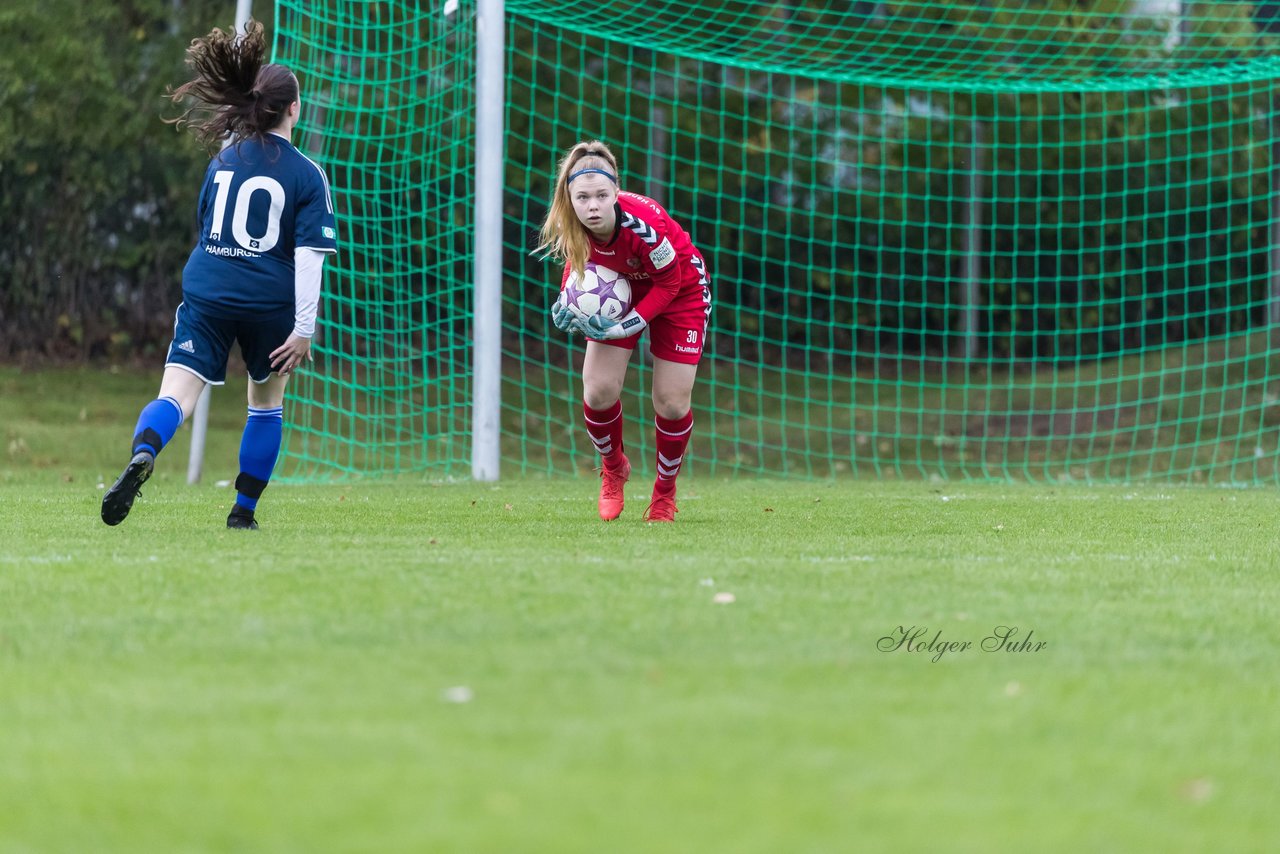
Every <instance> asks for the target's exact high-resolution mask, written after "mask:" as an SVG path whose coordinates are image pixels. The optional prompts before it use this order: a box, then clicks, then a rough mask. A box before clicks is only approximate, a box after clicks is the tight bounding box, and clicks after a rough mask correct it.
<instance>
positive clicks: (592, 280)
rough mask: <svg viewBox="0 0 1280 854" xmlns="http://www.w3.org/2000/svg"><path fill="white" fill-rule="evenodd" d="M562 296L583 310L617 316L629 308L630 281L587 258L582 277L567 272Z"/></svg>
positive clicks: (588, 312) (613, 317) (606, 315)
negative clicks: (567, 276)
mask: <svg viewBox="0 0 1280 854" xmlns="http://www.w3.org/2000/svg"><path fill="white" fill-rule="evenodd" d="M563 298H564V299H565V301H566V302H567V303H570V304H572V305H576V306H577V307H578V310H579V311H581V312H582V313H583V314H586V315H588V316H589V315H593V314H599V315H602V316H604V317H607V318H609V319H610V320H617V319H619V318H621V317H622V316H623V315H624V314H626V313H627V312H628V311H630V310H631V282H630V280H629V279H627V277H626V276H623V275H622V274H620V273H618V272H617V271H615V270H610V269H609V268H608V267H601V266H599V265H598V264H594V263H592V262H591V261H588V262H587V268H586V271H585V272H584V273H583V276H582V278H581V279H579V278H578V276H577V275H575V274H574V273H570V274H569V280H568V281H567V282H565V285H564V297H563Z"/></svg>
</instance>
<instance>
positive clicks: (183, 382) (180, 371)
mask: <svg viewBox="0 0 1280 854" xmlns="http://www.w3.org/2000/svg"><path fill="white" fill-rule="evenodd" d="M204 386H205V382H204V380H203V379H201V378H200V377H198V376H196V375H195V374H193V373H192V372H191V371H189V370H186V369H185V368H179V367H176V366H174V365H170V366H169V367H167V368H165V369H164V376H163V377H162V378H161V380H160V394H159V396H160V397H171V398H173V399H174V400H176V401H178V406H180V407H182V417H183V418H184V419H185V418H190V417H191V413H193V412H195V411H196V401H198V400H199V399H200V392H202V391H204Z"/></svg>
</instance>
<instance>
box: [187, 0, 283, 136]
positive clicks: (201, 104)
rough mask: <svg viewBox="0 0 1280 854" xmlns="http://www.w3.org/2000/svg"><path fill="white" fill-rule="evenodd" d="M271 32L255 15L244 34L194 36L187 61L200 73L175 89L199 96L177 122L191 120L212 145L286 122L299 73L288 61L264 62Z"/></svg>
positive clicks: (257, 133) (196, 131) (219, 32)
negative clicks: (267, 32)
mask: <svg viewBox="0 0 1280 854" xmlns="http://www.w3.org/2000/svg"><path fill="white" fill-rule="evenodd" d="M266 54H267V38H266V35H265V34H264V32H263V29H262V24H261V23H259V22H257V21H250V22H249V23H248V25H247V26H246V27H245V32H244V35H243V36H239V35H237V34H236V33H235V31H234V30H232V31H230V32H228V31H225V30H221V29H215V30H214V31H213V32H211V33H209V35H207V36H205V37H204V38H199V39H193V40H192V42H191V46H190V47H188V48H187V65H188V66H190V67H191V69H192V70H193V71H194V72H195V77H193V78H192V79H191V80H189V81H187V82H186V83H183V84H182V85H181V86H179V87H178V88H176V89H171V90H170V91H169V93H168V94H169V97H170V98H171V99H172V100H173V101H174V102H175V103H177V102H179V101H183V100H185V99H188V98H193V99H195V103H194V104H189V105H188V106H187V109H186V112H184V113H183V114H182V115H181V116H179V117H178V118H176V119H166V121H168V122H169V123H171V124H174V125H177V126H178V127H182V126H183V125H187V126H188V127H190V128H191V130H192V132H193V133H194V134H195V135H196V137H197V138H198V139H199V140H200V141H201V142H203V143H204V144H205V145H206V146H209V147H210V148H212V147H214V146H215V145H217V144H218V143H220V142H222V141H223V140H224V139H225V138H226V137H227V136H228V135H230V134H234V135H235V136H236V137H238V138H239V139H245V138H247V137H260V136H262V135H263V134H265V133H266V132H267V131H269V130H271V129H272V128H274V127H276V126H277V125H279V124H280V122H281V120H282V119H283V118H284V115H285V113H286V112H287V111H288V109H289V105H290V104H292V103H293V102H294V101H296V100H298V78H297V77H295V76H294V75H293V72H292V71H290V70H289V69H288V68H285V67H284V66H283V65H276V64H274V63H270V64H264V63H263V60H264V59H265V58H266Z"/></svg>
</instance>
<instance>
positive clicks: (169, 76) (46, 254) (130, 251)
mask: <svg viewBox="0 0 1280 854" xmlns="http://www.w3.org/2000/svg"><path fill="white" fill-rule="evenodd" d="M256 5H257V6H259V7H262V8H261V9H256V10H255V11H256V12H257V15H258V17H259V19H260V20H263V21H264V22H265V23H269V22H270V4H269V3H267V2H259V3H258V4H256ZM234 19H235V4H234V3H233V2H230V0H216V2H215V1H214V0H127V2H119V3H115V2H113V3H85V2H76V0H6V2H5V3H4V5H3V9H0V358H5V359H14V358H16V357H19V356H25V357H44V358H53V359H60V360H84V359H95V358H112V359H128V358H130V357H132V356H148V355H155V354H157V353H162V352H163V348H164V347H165V346H167V344H168V341H169V337H170V336H171V334H172V322H173V311H174V309H175V308H176V307H177V304H178V301H179V300H180V298H181V297H180V293H181V286H180V283H181V273H182V267H183V265H184V264H185V263H186V257H187V255H188V254H189V253H190V251H191V247H192V245H193V244H194V241H195V237H196V224H195V205H196V197H197V195H198V193H199V190H200V181H201V179H202V177H203V172H204V166H205V163H206V162H207V161H208V154H207V152H206V151H205V150H204V149H203V148H201V146H200V145H199V144H197V143H196V142H195V141H194V140H193V139H192V137H191V136H190V135H189V134H188V133H186V132H185V131H184V132H179V131H177V130H175V129H174V128H173V127H171V126H169V125H166V124H164V123H163V122H162V120H161V119H162V117H164V116H174V115H176V114H177V108H176V106H175V105H173V104H172V103H171V102H169V101H168V99H166V98H165V97H164V92H165V89H166V87H168V86H176V85H178V84H180V83H182V82H183V81H184V80H185V79H186V74H187V71H186V67H185V65H184V59H185V50H186V46H187V45H188V44H189V43H190V41H191V39H193V38H196V37H198V36H201V35H204V34H205V33H207V32H209V31H210V30H211V29H213V28H214V27H217V26H221V27H223V28H230V27H232V26H233V24H234Z"/></svg>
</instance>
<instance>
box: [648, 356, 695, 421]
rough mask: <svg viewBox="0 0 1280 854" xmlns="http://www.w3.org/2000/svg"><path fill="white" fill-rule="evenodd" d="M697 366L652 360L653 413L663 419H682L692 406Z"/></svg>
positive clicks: (665, 360)
mask: <svg viewBox="0 0 1280 854" xmlns="http://www.w3.org/2000/svg"><path fill="white" fill-rule="evenodd" d="M697 378H698V366H697V365H687V364H684V363H682V362H671V361H668V360H667V359H659V358H658V357H657V356H655V357H654V358H653V411H654V412H656V413H658V414H659V415H661V416H662V417H663V418H671V419H675V418H683V417H684V414H685V413H686V412H688V411H689V409H690V408H691V407H692V406H693V383H694V381H695V380H697Z"/></svg>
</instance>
